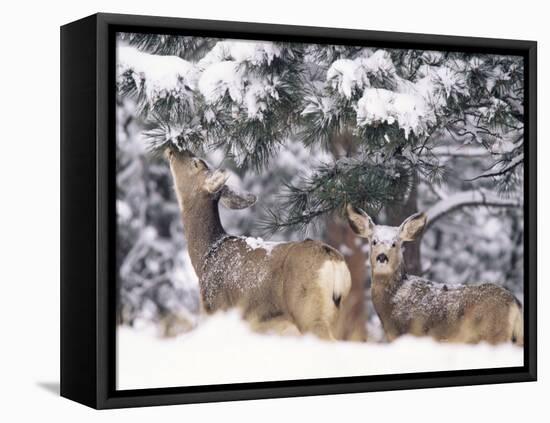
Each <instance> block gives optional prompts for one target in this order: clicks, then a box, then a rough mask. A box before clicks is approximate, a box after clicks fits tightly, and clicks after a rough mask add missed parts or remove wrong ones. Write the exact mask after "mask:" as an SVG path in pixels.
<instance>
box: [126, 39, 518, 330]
mask: <svg viewBox="0 0 550 423" xmlns="http://www.w3.org/2000/svg"><path fill="white" fill-rule="evenodd" d="M523 77H524V67H523V61H522V58H521V57H513V56H498V55H488V54H464V53H458V52H436V51H419V50H397V49H380V48H371V47H359V46H337V45H313V44H311V45H310V44H293V43H272V42H252V41H236V40H218V39H211V38H202V37H183V36H172V35H170V36H168V35H156V34H130V33H120V34H118V38H117V78H118V79H117V86H118V97H117V139H116V143H117V150H116V151H117V159H116V162H117V204H116V207H117V224H118V237H117V268H118V287H119V289H118V294H119V298H118V308H117V319H118V323H119V324H120V325H122V326H130V327H133V328H139V327H142V326H154V327H155V328H156V331H157V334H158V335H160V336H162V337H169V336H175V335H179V334H182V333H186V332H188V331H190V330H192V329H193V328H195V327H196V325H197V321H198V313H199V297H198V286H197V278H196V275H195V273H194V271H193V268H192V266H191V262H190V260H189V257H188V254H187V251H186V242H185V236H184V228H183V226H182V223H181V218H180V213H179V209H178V206H177V203H176V199H175V195H174V192H173V189H172V180H171V175H170V173H169V167H168V165H167V164H166V162H165V161H164V160H163V159H162V158H160V157H158V155H157V154H155V153H156V152H158V151H159V150H162V148H163V147H164V146H166V145H167V144H168V143H172V144H174V145H177V146H178V147H179V148H188V149H191V150H193V151H194V152H196V153H197V154H199V155H202V156H203V157H205V158H206V159H207V160H208V161H209V162H211V163H213V164H214V165H215V166H219V165H223V167H225V168H228V169H230V170H231V171H232V173H233V176H232V177H231V180H230V182H231V183H233V184H236V185H239V186H240V187H241V188H243V189H245V190H248V191H250V192H252V193H254V194H256V195H257V196H258V198H259V201H258V203H257V204H256V205H255V206H254V207H252V208H250V209H247V210H243V211H228V210H224V209H223V208H220V209H221V213H222V222H223V224H224V226H225V228H226V230H227V231H228V232H229V233H232V234H236V235H248V236H255V237H259V236H263V237H270V238H271V239H272V240H290V239H299V238H303V237H304V236H305V235H307V236H310V237H315V238H319V239H322V240H323V241H325V242H327V243H328V244H330V245H332V246H334V247H335V248H337V249H338V250H339V251H340V252H342V254H344V256H345V257H346V260H347V262H348V265H349V267H350V270H351V273H352V279H353V284H352V292H351V294H350V299H349V301H348V302H347V303H346V304H345V307H344V311H343V312H344V313H345V315H346V318H345V319H344V321H343V322H344V323H343V327H342V328H340V330H341V331H342V334H343V336H344V338H347V339H359V338H361V337H362V336H364V335H365V334H366V333H367V332H368V339H369V340H372V341H381V340H383V333H382V330H381V328H380V323H379V321H378V319H377V317H376V315H375V313H374V309H373V307H372V304H370V300H369V296H370V280H369V269H368V260H367V258H368V246H367V244H366V243H365V242H364V240H362V239H360V238H358V237H356V236H355V235H354V234H353V233H352V231H351V230H350V229H349V228H348V226H347V223H346V221H345V219H344V218H343V214H342V210H343V206H344V205H345V204H346V203H347V202H351V203H353V204H354V205H356V206H359V207H362V208H364V209H365V210H367V211H368V212H369V214H370V215H371V216H372V217H373V218H374V220H375V221H376V222H377V223H385V224H391V225H398V224H400V223H401V221H402V220H403V219H404V218H406V217H407V216H409V215H410V214H412V213H414V212H415V211H418V210H422V211H426V212H427V213H428V217H429V223H428V227H427V230H426V231H425V234H424V236H423V238H422V240H421V241H420V242H417V243H411V244H410V245H408V246H407V248H406V251H405V260H406V263H407V270H408V271H409V272H410V273H413V274H421V275H423V276H425V277H427V278H430V279H433V280H437V281H445V282H446V283H474V282H481V281H484V282H494V283H497V284H500V285H503V286H505V287H507V288H509V289H510V290H511V291H513V292H514V293H515V294H516V296H517V297H518V298H519V299H520V300H522V299H523V232H524V228H523V171H524V169H523V142H524V138H523V134H524V132H523V95H524V91H523V89H524V80H523Z"/></svg>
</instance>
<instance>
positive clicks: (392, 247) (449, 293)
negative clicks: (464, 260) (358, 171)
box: [347, 205, 523, 345]
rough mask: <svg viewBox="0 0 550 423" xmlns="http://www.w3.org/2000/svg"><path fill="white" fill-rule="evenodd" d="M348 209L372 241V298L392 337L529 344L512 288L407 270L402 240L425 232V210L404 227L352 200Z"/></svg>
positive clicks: (360, 232)
mask: <svg viewBox="0 0 550 423" xmlns="http://www.w3.org/2000/svg"><path fill="white" fill-rule="evenodd" d="M347 214H348V221H349V224H350V226H351V228H352V229H353V231H354V232H355V233H356V234H358V235H359V236H360V237H363V238H367V239H368V240H369V242H370V265H371V272H372V273H371V275H372V279H371V281H372V302H373V304H374V308H375V309H376V312H377V313H378V316H379V317H380V320H381V321H382V326H383V327H384V331H385V333H386V336H387V338H388V340H390V341H391V340H393V339H395V338H396V337H398V336H400V335H403V334H412V335H416V336H424V335H426V336H431V337H433V338H435V339H437V340H439V341H448V342H467V343H476V342H480V341H486V342H489V343H491V344H497V343H501V342H508V341H512V342H515V343H517V344H520V345H522V344H523V315H522V310H521V305H520V303H519V302H518V300H517V299H516V298H515V297H514V295H512V294H511V293H510V292H509V291H507V290H506V289H504V288H502V287H500V286H498V285H494V284H491V283H483V284H478V285H451V284H444V283H436V282H432V281H428V280H426V279H423V278H421V277H418V276H411V275H407V273H406V272H405V266H404V263H403V253H402V249H401V246H402V243H403V242H407V241H414V240H415V239H417V238H418V236H419V235H420V234H421V233H422V231H423V229H424V226H425V224H426V220H427V219H426V215H425V214H423V213H417V214H414V215H412V216H410V217H409V218H407V219H405V221H404V222H403V223H402V224H401V226H399V227H391V226H382V225H375V224H374V223H373V221H372V220H371V218H370V217H369V216H368V215H367V214H366V213H365V212H364V211H363V210H361V209H356V208H354V207H352V206H350V205H348V207H347Z"/></svg>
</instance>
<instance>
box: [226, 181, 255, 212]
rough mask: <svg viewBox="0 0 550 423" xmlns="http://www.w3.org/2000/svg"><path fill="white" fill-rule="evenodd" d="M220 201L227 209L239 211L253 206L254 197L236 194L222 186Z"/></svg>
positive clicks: (233, 190)
mask: <svg viewBox="0 0 550 423" xmlns="http://www.w3.org/2000/svg"><path fill="white" fill-rule="evenodd" d="M220 201H221V203H222V204H223V205H224V206H225V207H227V208H228V209H234V210H241V209H246V208H247V207H250V206H252V205H254V203H255V202H256V196H255V195H254V194H251V193H249V192H238V191H236V190H235V189H233V188H230V187H228V186H227V185H224V187H223V189H222V191H221V197H220Z"/></svg>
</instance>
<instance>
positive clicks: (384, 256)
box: [376, 253, 388, 263]
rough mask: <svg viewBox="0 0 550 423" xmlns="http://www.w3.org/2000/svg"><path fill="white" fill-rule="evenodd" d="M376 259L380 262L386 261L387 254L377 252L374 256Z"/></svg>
mask: <svg viewBox="0 0 550 423" xmlns="http://www.w3.org/2000/svg"><path fill="white" fill-rule="evenodd" d="M376 261H379V262H380V263H387V262H388V256H387V255H385V254H384V253H381V254H378V255H377V256H376Z"/></svg>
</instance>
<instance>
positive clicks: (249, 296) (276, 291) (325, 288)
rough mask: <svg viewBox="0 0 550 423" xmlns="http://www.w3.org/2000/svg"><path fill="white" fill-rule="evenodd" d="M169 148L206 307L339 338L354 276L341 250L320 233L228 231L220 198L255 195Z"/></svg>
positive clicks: (245, 200)
mask: <svg viewBox="0 0 550 423" xmlns="http://www.w3.org/2000/svg"><path fill="white" fill-rule="evenodd" d="M168 155H169V159H170V168H171V171H172V176H173V178H174V182H175V190H176V194H177V197H178V201H179V204H180V208H181V210H182V217H183V223H184V229H185V235H186V238H187V243H188V248H189V255H190V258H191V262H192V264H193V267H194V269H195V271H196V273H197V275H198V277H199V285H200V292H201V302H202V307H203V309H204V311H205V312H207V313H213V312H216V311H218V310H227V309H230V308H234V307H236V308H239V309H240V310H241V311H242V313H243V317H244V318H245V319H246V320H247V321H249V322H250V324H251V325H252V327H253V328H254V329H255V330H258V331H261V332H276V333H280V334H300V333H305V332H312V333H314V334H316V335H318V336H319V337H321V338H324V339H333V326H334V324H335V321H336V319H337V316H338V305H337V303H339V302H340V301H341V300H342V299H343V298H345V297H346V295H347V294H348V292H349V288H350V284H351V281H350V276H349V271H348V269H347V266H346V265H345V262H344V259H343V257H342V256H341V254H340V253H339V252H337V251H336V250H334V249H333V248H331V247H330V246H328V245H326V244H323V243H321V242H319V241H312V240H306V241H301V242H289V243H279V244H276V245H270V246H264V245H259V246H255V245H251V244H250V243H249V242H247V239H246V238H243V237H237V236H231V235H228V234H227V233H226V232H225V230H224V229H223V227H222V224H221V222H220V217H219V211H218V202H219V201H220V199H221V200H222V203H223V204H224V205H229V206H231V205H237V206H238V208H243V207H244V206H246V205H247V204H248V205H250V197H251V196H250V195H239V194H237V193H236V192H234V191H233V190H230V189H227V188H226V186H225V185H224V184H225V179H224V177H223V174H221V173H220V172H219V171H216V172H213V171H211V170H210V169H209V167H208V165H207V164H206V163H205V162H203V161H202V160H200V159H197V158H196V157H194V156H193V155H192V154H191V153H188V152H184V153H174V152H170V153H169V154H168ZM227 195H231V196H233V198H227V197H224V196H227Z"/></svg>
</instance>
